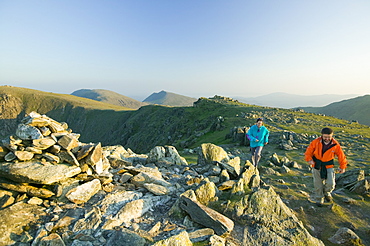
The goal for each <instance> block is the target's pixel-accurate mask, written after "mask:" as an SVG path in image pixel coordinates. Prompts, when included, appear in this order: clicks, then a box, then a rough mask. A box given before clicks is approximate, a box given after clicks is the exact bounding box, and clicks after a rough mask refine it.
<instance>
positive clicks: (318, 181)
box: [312, 168, 324, 203]
mask: <svg viewBox="0 0 370 246" xmlns="http://www.w3.org/2000/svg"><path fill="white" fill-rule="evenodd" d="M312 177H313V186H314V196H315V200H316V202H318V203H323V202H324V184H323V179H322V178H321V177H320V170H317V169H315V168H312Z"/></svg>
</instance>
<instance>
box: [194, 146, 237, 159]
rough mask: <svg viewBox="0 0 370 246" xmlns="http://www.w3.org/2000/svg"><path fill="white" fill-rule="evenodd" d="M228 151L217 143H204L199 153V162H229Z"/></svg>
mask: <svg viewBox="0 0 370 246" xmlns="http://www.w3.org/2000/svg"><path fill="white" fill-rule="evenodd" d="M229 159H230V158H229V156H228V155H227V153H226V151H225V150H224V149H223V148H222V147H220V146H217V145H214V144H211V143H203V144H202V145H201V149H200V151H199V153H198V164H213V163H214V162H225V163H228V162H229Z"/></svg>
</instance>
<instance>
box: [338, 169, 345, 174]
mask: <svg viewBox="0 0 370 246" xmlns="http://www.w3.org/2000/svg"><path fill="white" fill-rule="evenodd" d="M344 172H346V169H341V168H339V169H338V173H344Z"/></svg>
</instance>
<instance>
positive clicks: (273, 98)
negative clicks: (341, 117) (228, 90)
mask: <svg viewBox="0 0 370 246" xmlns="http://www.w3.org/2000/svg"><path fill="white" fill-rule="evenodd" d="M355 96H357V95H334V94H326V95H314V96H303V95H295V94H288V93H282V92H278V93H272V94H268V95H263V96H258V97H235V98H236V99H238V100H240V101H241V102H244V103H249V104H255V105H259V106H267V107H276V108H295V107H321V106H325V105H328V104H329V103H332V102H337V101H341V100H344V99H349V98H353V97H355Z"/></svg>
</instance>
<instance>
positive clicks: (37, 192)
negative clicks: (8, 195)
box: [0, 178, 55, 198]
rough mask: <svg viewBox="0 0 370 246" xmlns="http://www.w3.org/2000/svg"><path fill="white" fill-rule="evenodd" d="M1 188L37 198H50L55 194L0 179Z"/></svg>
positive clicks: (43, 189)
mask: <svg viewBox="0 0 370 246" xmlns="http://www.w3.org/2000/svg"><path fill="white" fill-rule="evenodd" d="M0 187H2V188H4V189H8V190H12V191H16V192H20V193H26V194H28V195H30V196H36V197H41V198H49V197H51V196H53V195H55V194H54V192H52V191H50V190H48V189H45V188H38V187H34V186H32V185H29V184H25V183H16V182H13V181H11V180H8V179H4V178H0Z"/></svg>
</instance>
